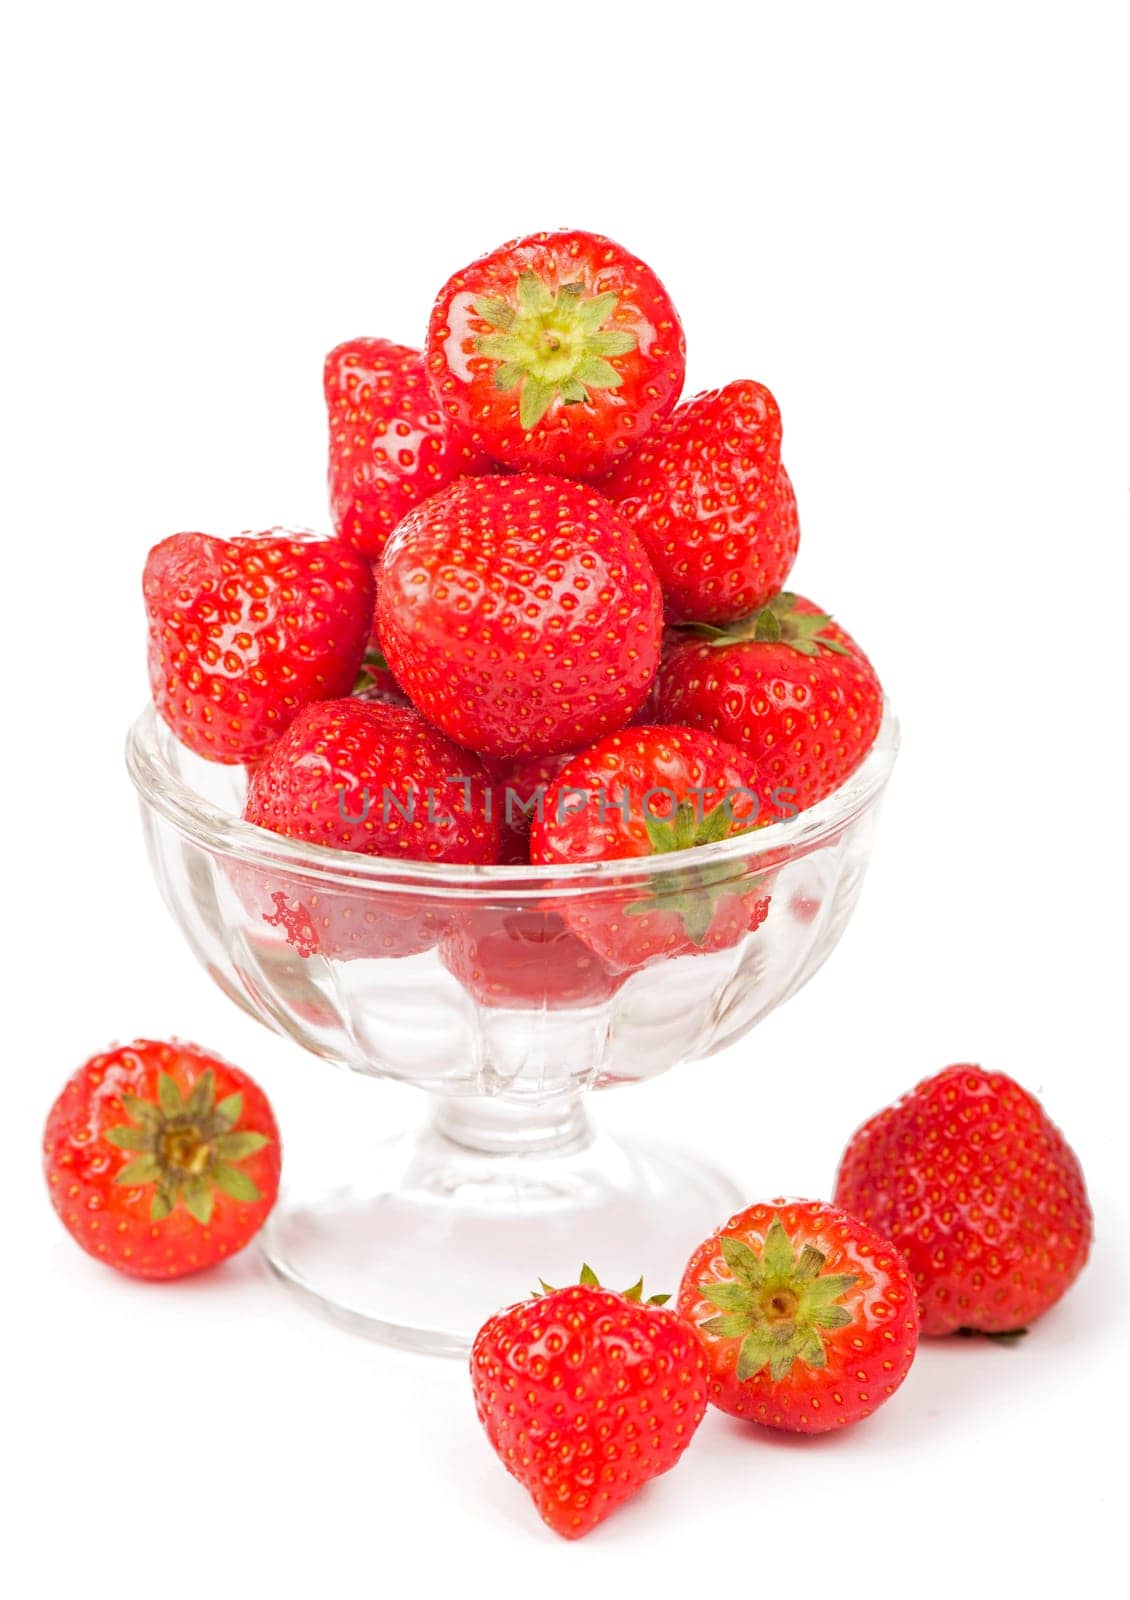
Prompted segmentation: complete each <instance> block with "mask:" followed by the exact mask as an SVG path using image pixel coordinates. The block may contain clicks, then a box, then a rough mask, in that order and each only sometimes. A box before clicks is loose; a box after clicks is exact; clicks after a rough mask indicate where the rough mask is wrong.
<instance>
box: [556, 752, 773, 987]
mask: <svg viewBox="0 0 1130 1600" xmlns="http://www.w3.org/2000/svg"><path fill="white" fill-rule="evenodd" d="M757 806H758V801H757V796H756V774H755V773H754V771H753V770H752V765H751V763H750V762H749V761H748V760H746V759H745V757H743V756H742V754H741V752H740V751H738V750H735V749H733V748H732V747H731V746H729V745H726V744H724V743H723V742H722V740H720V739H715V738H714V737H713V736H712V735H710V734H706V733H698V732H696V731H695V730H694V729H692V728H677V727H632V728H625V729H624V730H623V732H621V733H614V734H609V735H608V737H607V738H604V739H602V740H601V741H600V742H599V743H598V744H596V745H594V746H593V747H592V749H591V750H586V751H584V752H583V753H582V754H581V755H579V756H575V757H574V758H573V760H572V761H570V762H569V763H568V764H567V765H566V766H565V767H564V768H563V769H562V771H561V773H560V775H559V776H558V778H557V780H556V782H555V783H554V784H553V785H552V786H551V787H550V789H549V791H548V792H547V794H546V797H545V803H544V807H543V814H542V816H541V818H537V817H535V818H534V821H533V824H532V827H531V830H530V859H531V861H533V862H534V863H535V864H538V865H542V866H547V867H553V866H561V865H564V864H568V863H573V862H583V861H603V860H607V859H609V858H625V857H639V856H665V855H668V854H670V853H671V852H672V851H683V850H690V849H691V848H692V847H694V846H696V845H705V844H714V843H716V842H717V841H719V840H721V839H726V838H729V837H730V836H731V835H732V834H735V833H743V832H746V831H747V830H748V829H749V828H750V827H752V826H753V825H754V823H755V821H756V816H757ZM613 890H614V892H610V891H613ZM765 899H766V890H765V885H764V884H763V883H762V882H761V881H759V880H758V879H757V878H755V877H751V876H750V874H749V873H748V871H747V870H746V869H745V868H744V867H743V865H742V863H741V862H726V863H720V864H712V865H699V864H698V863H697V861H696V860H695V858H694V857H693V856H691V857H688V858H687V861H686V866H685V868H682V869H681V870H679V871H678V872H667V873H664V874H662V875H657V876H656V877H655V878H654V879H649V878H646V877H644V878H632V879H630V880H628V881H627V882H626V883H625V884H624V885H623V886H622V887H621V888H619V889H614V885H613V884H612V883H610V885H609V889H602V890H601V892H599V893H594V894H593V895H592V896H591V897H590V896H588V895H585V896H582V897H578V898H577V899H574V900H570V901H569V902H567V904H566V905H565V906H564V907H563V909H562V915H563V916H564V917H565V918H566V919H567V921H568V922H569V925H570V927H571V928H572V929H573V931H574V932H575V933H576V934H577V935H578V936H579V937H580V938H581V939H583V940H584V941H585V943H586V944H588V945H590V946H591V947H592V949H594V950H595V951H596V952H597V954H598V955H600V956H601V957H602V958H603V959H604V960H605V961H606V962H608V964H609V965H610V966H612V967H613V968H615V969H618V970H625V969H634V968H636V967H640V966H643V965H644V964H646V963H647V962H650V961H656V960H658V959H660V958H661V957H664V956H677V955H685V954H687V953H689V952H691V951H700V952H701V951H713V950H724V949H727V948H728V947H729V946H731V945H734V944H736V943H737V942H738V940H739V939H740V938H741V937H742V935H743V934H744V933H745V932H746V931H747V929H748V928H749V927H750V925H751V921H755V920H756V921H763V920H764V912H765V911H766V910H767V909H768V907H767V905H761V906H759V905H758V902H764V901H765Z"/></svg>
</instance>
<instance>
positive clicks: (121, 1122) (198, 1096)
mask: <svg viewBox="0 0 1130 1600" xmlns="http://www.w3.org/2000/svg"><path fill="white" fill-rule="evenodd" d="M279 1159H280V1151H279V1130H278V1128H277V1127H276V1126H275V1119H274V1116H273V1115H272V1113H271V1108H270V1105H269V1104H268V1102H267V1097H266V1095H265V1094H264V1093H263V1091H262V1090H261V1089H260V1088H259V1086H258V1085H257V1084H256V1083H254V1082H253V1081H252V1080H251V1079H250V1078H249V1077H248V1076H247V1074H246V1073H244V1072H241V1071H240V1070H239V1068H238V1067H233V1066H230V1065H229V1064H228V1062H226V1061H221V1060H220V1058H219V1057H218V1056H213V1055H209V1054H207V1053H206V1052H205V1051H203V1050H200V1049H198V1048H197V1046H196V1045H191V1044H182V1043H179V1042H173V1043H169V1044H163V1043H159V1042H156V1041H154V1040H151V1039H138V1040H137V1041H136V1042H135V1043H134V1044H129V1045H122V1046H120V1047H118V1048H116V1049H112V1050H108V1051H106V1052H105V1054H103V1055H97V1056H92V1057H91V1059H90V1060H89V1061H88V1062H87V1063H86V1065H85V1066H82V1067H80V1068H79V1069H78V1071H77V1072H76V1073H75V1074H74V1076H73V1077H71V1078H69V1079H68V1080H67V1083H66V1085H65V1086H64V1088H63V1092H62V1093H61V1094H60V1096H59V1098H58V1099H57V1100H56V1101H55V1104H54V1105H53V1106H52V1108H51V1111H50V1114H49V1115H48V1118H47V1127H46V1130H45V1133H44V1141H43V1160H44V1170H45V1172H46V1175H47V1183H48V1187H49V1190H50V1194H51V1203H52V1205H53V1206H54V1207H55V1210H56V1211H57V1212H58V1213H59V1216H60V1217H61V1218H62V1221H63V1224H64V1226H65V1227H66V1229H67V1231H68V1232H69V1233H70V1234H71V1236H72V1237H73V1238H74V1239H76V1240H77V1241H78V1243H79V1244H80V1245H82V1247H83V1249H84V1250H87V1251H89V1252H90V1254H91V1255H92V1256H94V1257H95V1259H96V1260H98V1261H104V1262H105V1263H106V1265H107V1266H110V1267H116V1268H117V1269H118V1271H119V1272H126V1273H129V1274H130V1275H131V1276H133V1277H136V1278H181V1277H183V1276H184V1275H185V1274H186V1273H189V1272H199V1271H200V1270H201V1269H202V1268H204V1267H210V1266H213V1265H214V1264H215V1263H216V1262H217V1261H223V1260H224V1259H225V1258H226V1257H227V1256H232V1255H235V1253H236V1251H237V1250H242V1249H243V1247H244V1245H245V1244H246V1243H247V1242H248V1240H249V1239H251V1238H253V1237H254V1235H255V1234H256V1233H258V1231H259V1229H260V1228H261V1227H262V1226H263V1223H264V1222H265V1221H266V1219H267V1215H268V1213H269V1212H270V1209H271V1207H272V1206H273V1205H274V1203H275V1196H276V1194H277V1193H278V1187H279Z"/></svg>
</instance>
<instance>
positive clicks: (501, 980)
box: [440, 906, 627, 1011]
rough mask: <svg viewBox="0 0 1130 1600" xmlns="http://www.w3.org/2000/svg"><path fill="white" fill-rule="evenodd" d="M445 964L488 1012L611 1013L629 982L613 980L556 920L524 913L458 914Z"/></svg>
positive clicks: (617, 976) (444, 945)
mask: <svg viewBox="0 0 1130 1600" xmlns="http://www.w3.org/2000/svg"><path fill="white" fill-rule="evenodd" d="M440 958H441V960H442V961H443V964H444V966H445V967H446V968H447V969H448V971H449V972H450V973H452V975H453V976H454V977H456V978H457V979H458V980H459V982H460V983H461V984H462V985H463V988H464V989H466V991H467V993H468V994H469V995H471V997H472V998H473V999H474V1000H477V1001H478V1003H479V1004H480V1005H483V1006H491V1007H498V1008H501V1009H505V1010H509V1011H541V1010H548V1011H572V1010H576V1009H577V1008H579V1007H584V1006H599V1005H603V1004H604V1003H605V1002H606V1001H608V1000H610V999H611V998H612V996H613V995H614V994H615V993H616V991H617V989H619V988H620V987H621V985H622V984H623V983H624V982H625V980H626V977H627V974H626V973H614V972H610V971H609V970H608V968H607V967H606V966H605V965H604V963H603V962H602V961H601V960H600V959H599V957H598V956H597V955H596V954H595V953H594V952H593V951H592V950H590V949H589V947H588V946H587V945H586V944H582V942H581V941H580V939H578V938H577V937H576V936H575V935H574V934H573V933H571V932H570V931H569V928H568V927H567V926H566V924H565V923H564V922H563V921H562V919H561V918H560V917H559V916H558V915H557V914H556V912H553V911H531V910H527V909H526V908H525V907H522V906H515V907H510V908H503V907H493V906H490V907H485V908H483V909H482V910H475V911H468V912H463V913H457V914H456V916H455V918H454V920H453V923H452V926H451V928H450V929H449V931H448V933H447V934H446V935H445V936H444V938H443V940H442V942H441V944H440Z"/></svg>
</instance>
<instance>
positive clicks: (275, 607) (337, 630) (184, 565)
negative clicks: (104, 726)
mask: <svg viewBox="0 0 1130 1600" xmlns="http://www.w3.org/2000/svg"><path fill="white" fill-rule="evenodd" d="M143 587H144V592H145V609H146V613H147V616H148V621H149V682H150V687H151V689H152V692H153V699H154V702H155V704H156V706H157V710H158V711H159V712H160V714H161V716H162V717H163V718H164V720H165V721H166V722H167V723H168V725H169V726H170V727H171V728H172V730H173V732H174V733H175V734H176V736H177V738H178V739H180V741H181V743H182V744H185V745H187V746H188V748H189V749H190V750H194V751H195V752H196V753H197V754H198V755H201V756H204V757H206V758H207V759H208V760H210V761H218V762H223V763H226V764H228V765H237V764H239V763H241V762H254V761H257V760H258V759H259V758H260V757H261V756H262V755H263V754H264V753H265V752H266V751H267V750H268V749H269V748H270V746H271V745H272V744H273V743H274V741H275V740H276V739H277V738H278V737H279V735H280V734H282V733H283V732H284V731H285V730H286V728H287V727H288V726H289V724H290V723H291V721H292V720H293V719H294V717H295V716H297V714H298V712H299V711H301V709H302V707H303V706H305V705H308V704H309V703H310V702H311V701H314V700H329V699H333V698H334V697H335V696H337V695H343V694H348V693H349V691H350V689H351V688H352V687H353V683H354V681H355V679H356V677H357V669H358V667H359V665H360V662H361V658H362V656H363V655H364V652H365V643H366V640H367V639H368V636H369V629H370V626H371V622H372V614H373V601H374V586H373V575H372V571H371V569H370V567H369V564H368V562H366V561H364V560H363V559H362V558H361V557H360V556H359V555H357V554H356V552H355V551H353V550H350V549H349V548H348V547H347V546H346V545H343V544H340V543H338V542H336V541H333V540H327V539H314V538H303V537H302V536H300V535H294V534H288V533H286V532H283V531H272V532H270V533H264V534H256V535H251V536H247V537H241V538H238V539H214V538H211V537H209V536H208V535H207V534H203V533H175V534H173V535H172V536H171V538H168V539H163V540H162V541H161V542H160V543H159V544H157V545H154V547H153V549H152V550H150V552H149V556H148V559H147V561H146V563H145V574H144V579H143Z"/></svg>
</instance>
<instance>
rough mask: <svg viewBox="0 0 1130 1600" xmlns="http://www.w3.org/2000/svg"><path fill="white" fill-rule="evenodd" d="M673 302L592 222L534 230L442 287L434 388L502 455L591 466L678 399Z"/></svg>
mask: <svg viewBox="0 0 1130 1600" xmlns="http://www.w3.org/2000/svg"><path fill="white" fill-rule="evenodd" d="M685 356H686V352H685V347H684V344H683V330H682V325H681V324H680V322H679V317H678V313H677V312H676V310H675V307H674V306H673V305H672V304H671V299H670V297H669V295H668V294H667V291H666V290H665V289H664V287H663V285H662V284H661V283H660V282H659V279H658V278H657V277H656V276H655V274H654V273H653V272H652V270H651V268H650V267H647V266H645V265H644V263H643V262H642V261H637V260H636V258H635V257H634V256H631V255H629V254H628V252H627V251H626V250H624V249H622V248H621V247H620V246H619V245H618V244H613V243H612V241H611V240H610V239H603V238H601V237H600V236H599V235H598V234H594V233H581V232H575V231H570V232H564V233H537V234H531V235H530V236H529V237H528V238H525V239H515V240H512V241H511V242H510V243H509V244H504V245H503V246H502V247H501V248H500V249H498V250H493V251H491V252H490V254H489V255H485V256H480V257H479V259H478V260H477V261H473V262H472V263H471V265H470V266H469V267H465V268H464V269H463V271H462V272H457V273H456V274H455V276H454V277H452V278H450V279H449V280H448V282H447V283H445V284H444V286H443V288H442V289H441V290H440V292H439V297H438V298H437V300H436V303H435V308H434V309H433V311H432V317H431V323H430V325H429V328H428V343H427V350H426V358H427V364H428V372H429V375H430V377H431V380H432V386H433V388H434V390H435V393H436V395H437V396H438V398H439V402H440V404H441V406H442V408H443V410H444V412H445V414H446V415H447V417H448V418H449V420H450V422H451V424H452V427H453V428H454V430H455V431H456V433H457V434H459V435H460V436H462V437H471V438H474V439H475V440H476V442H479V441H481V443H482V445H483V447H484V448H485V449H486V450H487V452H488V453H489V454H490V455H491V456H493V457H494V459H495V460H496V461H498V462H500V463H502V464H503V465H504V466H509V467H518V468H522V469H525V470H530V471H537V472H554V473H561V474H563V475H565V476H572V477H594V476H596V475H598V474H599V473H601V472H603V471H605V470H606V469H607V468H609V467H611V466H613V465H614V464H615V462H617V461H618V460H620V459H621V458H623V457H624V456H626V455H628V454H629V452H630V451H632V450H634V449H635V447H636V445H638V444H639V442H640V440H641V439H642V438H643V437H644V435H645V434H646V433H647V431H648V429H649V428H651V427H652V426H653V425H654V424H655V423H656V422H657V421H659V419H660V418H661V417H665V416H666V415H667V413H668V412H669V411H670V409H671V407H672V406H673V405H674V404H675V402H676V400H678V398H679V393H680V391H681V389H682V387H683V372H684V368H685V364H686V360H685Z"/></svg>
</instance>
